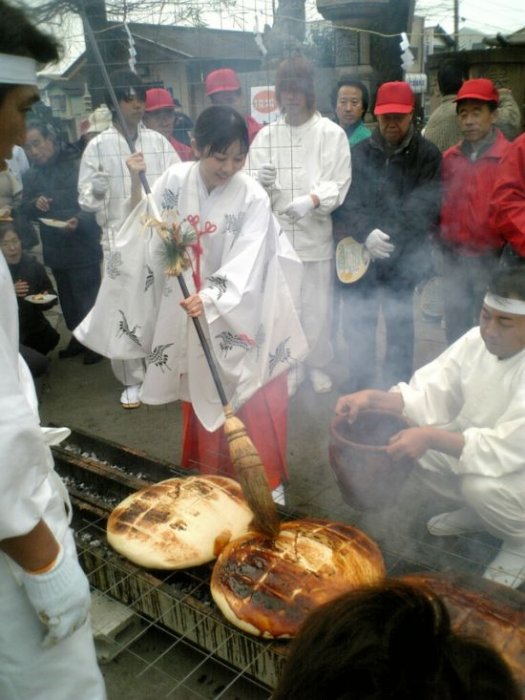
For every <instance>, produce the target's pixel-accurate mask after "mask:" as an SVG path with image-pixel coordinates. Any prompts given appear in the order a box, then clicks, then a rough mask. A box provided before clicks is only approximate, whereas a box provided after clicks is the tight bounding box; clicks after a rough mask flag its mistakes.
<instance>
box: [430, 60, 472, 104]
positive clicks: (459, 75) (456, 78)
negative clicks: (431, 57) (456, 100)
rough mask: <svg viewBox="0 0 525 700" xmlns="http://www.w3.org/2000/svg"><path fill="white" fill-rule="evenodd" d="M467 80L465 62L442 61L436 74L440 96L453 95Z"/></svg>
mask: <svg viewBox="0 0 525 700" xmlns="http://www.w3.org/2000/svg"><path fill="white" fill-rule="evenodd" d="M467 78H468V65H467V64H466V62H465V61H461V60H448V61H443V62H442V63H441V64H440V66H439V68H438V72H437V81H438V85H439V91H440V92H441V94H442V95H455V94H456V92H457V91H458V90H459V88H460V87H461V86H462V85H463V81H464V80H467Z"/></svg>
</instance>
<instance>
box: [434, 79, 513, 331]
mask: <svg viewBox="0 0 525 700" xmlns="http://www.w3.org/2000/svg"><path fill="white" fill-rule="evenodd" d="M498 103H499V95H498V90H497V89H496V87H495V86H494V83H493V82H492V81H491V80H488V79H487V78H475V79H473V80H466V81H465V82H464V83H463V85H462V86H461V88H460V89H459V91H458V94H457V96H456V111H457V117H458V122H459V125H460V128H461V133H462V134H463V140H462V141H460V143H459V144H457V145H456V146H452V148H449V149H448V150H447V151H445V153H444V154H443V205H442V209H441V227H440V234H439V238H440V241H441V244H442V249H443V278H444V285H443V289H444V310H445V331H446V338H447V342H448V344H449V345H450V344H451V343H453V342H454V341H455V340H457V339H458V338H459V337H460V336H462V335H463V333H465V332H466V331H467V330H468V329H469V328H472V326H474V325H476V322H477V318H478V317H479V313H480V310H481V304H482V301H483V293H484V290H485V288H486V286H487V281H488V279H489V278H490V276H491V274H492V272H493V270H494V269H495V267H496V265H497V264H498V259H499V255H500V253H501V249H502V247H503V243H504V241H503V239H502V237H501V236H500V235H499V233H498V232H497V231H495V230H494V229H492V228H491V226H490V224H489V203H490V198H491V195H492V191H493V188H494V179H495V176H496V171H497V169H498V165H499V163H500V161H501V159H502V158H503V156H504V155H505V154H506V153H507V150H508V148H509V145H510V144H509V142H508V141H507V140H506V138H505V137H504V136H503V134H502V133H501V131H500V130H499V129H497V128H495V125H494V124H495V121H496V111H497V109H498Z"/></svg>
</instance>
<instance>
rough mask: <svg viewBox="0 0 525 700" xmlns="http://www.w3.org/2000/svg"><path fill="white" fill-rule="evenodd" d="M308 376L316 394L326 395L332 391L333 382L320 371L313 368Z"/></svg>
mask: <svg viewBox="0 0 525 700" xmlns="http://www.w3.org/2000/svg"><path fill="white" fill-rule="evenodd" d="M308 374H309V375H310V381H311V382H312V386H313V388H314V391H315V393H316V394H326V393H327V392H329V391H331V390H332V380H331V379H330V377H329V376H328V375H327V374H326V373H325V372H323V371H322V370H320V369H317V368H316V367H311V368H310V370H309V372H308Z"/></svg>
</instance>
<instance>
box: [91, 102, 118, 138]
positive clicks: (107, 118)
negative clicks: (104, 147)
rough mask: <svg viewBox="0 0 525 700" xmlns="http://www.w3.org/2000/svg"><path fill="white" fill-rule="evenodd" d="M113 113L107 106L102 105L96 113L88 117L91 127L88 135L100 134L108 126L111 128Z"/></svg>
mask: <svg viewBox="0 0 525 700" xmlns="http://www.w3.org/2000/svg"><path fill="white" fill-rule="evenodd" d="M111 121H112V117H111V112H110V111H109V109H108V108H107V107H106V105H100V107H97V108H96V110H95V111H94V112H92V113H91V114H90V115H89V117H88V122H89V126H88V128H87V130H86V134H98V133H100V132H101V131H104V129H107V128H108V126H111Z"/></svg>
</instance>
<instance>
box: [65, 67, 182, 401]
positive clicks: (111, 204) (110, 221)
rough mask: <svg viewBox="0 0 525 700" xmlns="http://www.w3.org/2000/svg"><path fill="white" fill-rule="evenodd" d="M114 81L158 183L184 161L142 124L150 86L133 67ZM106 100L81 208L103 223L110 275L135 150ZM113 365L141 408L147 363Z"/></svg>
mask: <svg viewBox="0 0 525 700" xmlns="http://www.w3.org/2000/svg"><path fill="white" fill-rule="evenodd" d="M110 80H111V84H112V87H113V89H114V91H115V95H116V97H117V100H118V106H119V110H120V113H121V115H122V117H123V119H124V122H125V124H126V130H127V132H128V136H129V137H130V138H131V141H132V145H133V146H134V149H135V151H137V152H138V153H142V154H143V155H144V159H145V161H146V168H147V178H148V182H149V184H150V186H153V184H154V182H155V180H156V179H157V178H158V177H159V176H160V175H162V173H164V172H165V171H166V170H167V168H168V167H169V166H170V165H172V164H173V163H178V162H180V158H179V156H178V155H177V153H176V151H175V149H174V148H173V146H172V145H171V144H170V142H169V141H168V140H167V139H166V138H165V137H164V136H162V135H161V134H159V133H158V132H157V131H153V129H147V128H146V127H144V126H143V125H142V117H143V116H144V108H145V101H146V89H145V87H144V86H143V85H142V83H141V81H140V78H139V77H138V76H137V75H136V74H135V73H132V72H131V71H124V70H122V71H115V72H114V73H112V74H111V76H110ZM106 102H107V104H108V105H109V106H110V109H111V112H112V115H113V124H112V126H110V127H109V128H108V129H105V130H104V131H102V132H101V133H100V134H99V135H98V136H96V137H95V138H94V139H93V140H92V141H90V142H89V144H88V145H87V146H86V149H85V151H84V153H83V155H82V160H81V163H80V172H79V177H78V191H79V203H80V206H81V208H82V209H84V211H89V212H94V213H95V214H96V219H97V222H98V224H99V225H100V226H101V227H102V248H103V251H104V269H105V274H107V275H110V276H117V275H118V274H119V266H120V263H121V261H120V254H119V253H118V252H117V253H115V251H114V246H115V239H116V236H117V235H118V232H119V229H120V227H121V225H122V224H123V223H124V221H125V219H126V217H127V216H128V214H129V213H130V211H131V206H130V202H131V199H130V197H131V177H130V174H129V171H128V168H127V165H126V160H127V159H128V158H129V156H130V154H131V151H130V146H129V145H128V142H127V140H126V138H125V136H124V135H123V127H122V125H121V124H120V122H119V119H118V117H117V113H116V109H115V107H114V106H113V105H112V102H111V96H110V95H109V94H108V95H107V96H106ZM111 366H112V369H113V372H114V374H115V376H116V377H117V379H118V380H119V381H120V382H121V383H122V384H123V385H124V391H123V392H122V395H121V397H120V402H121V404H122V406H123V408H138V407H139V406H140V399H139V394H140V389H141V386H142V380H143V378H144V364H143V362H142V361H141V360H112V363H111Z"/></svg>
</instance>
